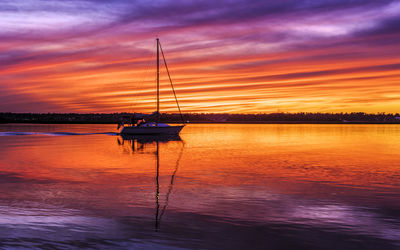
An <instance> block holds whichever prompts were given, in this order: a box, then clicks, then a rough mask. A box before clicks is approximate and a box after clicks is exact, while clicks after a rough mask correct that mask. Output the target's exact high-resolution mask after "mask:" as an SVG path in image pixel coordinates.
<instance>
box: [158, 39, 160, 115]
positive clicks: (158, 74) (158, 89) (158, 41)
mask: <svg viewBox="0 0 400 250" xmlns="http://www.w3.org/2000/svg"><path fill="white" fill-rule="evenodd" d="M159 43H160V42H159V40H158V38H157V122H158V120H159V118H158V117H159V113H160V52H159V47H160V46H159Z"/></svg>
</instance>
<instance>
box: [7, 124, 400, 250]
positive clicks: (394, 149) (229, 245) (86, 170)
mask: <svg viewBox="0 0 400 250" xmlns="http://www.w3.org/2000/svg"><path fill="white" fill-rule="evenodd" d="M115 128H116V126H115V125H32V124H19V125H10V124H4V125H0V159H1V160H0V163H1V164H0V248H2V249H4V248H12V249H13V248H24V247H26V248H60V249H74V248H77V247H86V248H100V249H110V248H116V249H118V248H120V249H126V248H139V249H147V248H155V249H177V248H178V249H179V248H203V249H312V248H314V249H315V248H319V249H321V248H322V249H399V248H400V197H399V193H400V192H399V191H400V126H398V125H231V124H230V125H218V124H212V125H211V124H201V125H200V124H198V125H194V124H193V125H188V126H187V127H185V128H184V130H183V131H182V133H181V137H180V138H181V140H179V138H172V139H171V138H170V139H171V140H169V141H168V140H165V139H162V140H160V141H158V142H157V141H154V140H152V139H148V138H134V139H132V138H122V137H120V136H119V135H117V134H116V133H115V132H116V129H115ZM157 164H158V172H157Z"/></svg>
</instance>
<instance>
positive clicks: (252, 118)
mask: <svg viewBox="0 0 400 250" xmlns="http://www.w3.org/2000/svg"><path fill="white" fill-rule="evenodd" d="M132 115H133V114H131V113H108V114H106V113H96V114H78V113H0V122H1V123H105V124H107V123H118V121H119V120H120V119H121V117H130V116H132ZM183 119H184V121H185V122H189V123H400V115H399V114H398V113H396V114H393V113H377V114H370V113H363V112H353V113H306V112H299V113H268V114H267V113H264V114H262V113H260V114H217V113H185V114H183ZM159 121H160V122H166V123H168V122H170V123H179V122H181V121H182V119H181V116H180V115H179V114H169V113H162V114H160V117H159Z"/></svg>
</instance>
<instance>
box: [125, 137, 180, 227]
mask: <svg viewBox="0 0 400 250" xmlns="http://www.w3.org/2000/svg"><path fill="white" fill-rule="evenodd" d="M120 136H121V139H122V141H121V140H120V138H118V144H119V145H125V143H126V142H128V143H129V144H130V147H131V149H132V153H135V152H143V151H144V149H145V147H144V146H145V145H146V144H154V143H155V144H156V151H155V152H152V153H154V155H155V157H156V178H155V184H156V192H155V203H156V212H155V230H156V231H158V230H159V228H160V223H161V219H162V217H163V215H164V213H165V210H166V208H167V207H168V202H169V196H170V194H171V192H172V189H173V186H174V180H175V176H176V173H177V172H178V167H179V162H180V160H181V158H182V155H183V149H184V146H185V144H184V141H182V139H181V138H180V136H179V135H168V136H165V135H163V136H136V135H122V134H121V135H120ZM171 141H177V142H181V144H182V146H181V147H180V151H179V155H178V158H177V160H176V163H175V168H174V171H173V173H172V175H171V180H170V183H169V186H168V191H167V193H166V196H165V203H164V205H163V206H162V208H161V209H160V207H161V206H160V203H161V202H160V180H159V178H160V144H162V143H168V142H171Z"/></svg>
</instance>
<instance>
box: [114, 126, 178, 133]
mask: <svg viewBox="0 0 400 250" xmlns="http://www.w3.org/2000/svg"><path fill="white" fill-rule="evenodd" d="M183 127H184V126H168V127H157V126H155V127H133V126H129V127H123V128H122V130H121V134H125V135H177V134H179V132H181V130H182V128H183Z"/></svg>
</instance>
